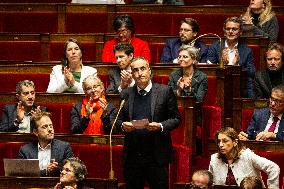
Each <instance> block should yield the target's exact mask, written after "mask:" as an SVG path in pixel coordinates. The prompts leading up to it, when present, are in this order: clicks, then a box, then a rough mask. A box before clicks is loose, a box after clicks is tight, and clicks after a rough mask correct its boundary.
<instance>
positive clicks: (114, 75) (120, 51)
mask: <svg viewBox="0 0 284 189" xmlns="http://www.w3.org/2000/svg"><path fill="white" fill-rule="evenodd" d="M113 51H114V56H115V59H116V63H117V65H118V67H116V68H113V69H111V70H110V71H109V82H110V83H109V86H108V88H107V91H106V92H107V93H114V94H118V93H120V92H121V91H122V89H126V88H127V87H132V86H133V85H134V84H135V81H134V80H133V78H132V74H131V68H130V61H131V60H132V59H133V57H134V48H133V47H132V45H131V44H124V43H118V44H117V45H116V46H115V47H114V49H113Z"/></svg>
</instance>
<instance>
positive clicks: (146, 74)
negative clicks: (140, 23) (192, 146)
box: [116, 57, 181, 189]
mask: <svg viewBox="0 0 284 189" xmlns="http://www.w3.org/2000/svg"><path fill="white" fill-rule="evenodd" d="M130 65H131V70H132V76H133V79H134V80H135V85H134V86H133V87H129V88H127V89H125V90H123V91H122V92H121V96H122V98H123V99H125V104H124V106H123V108H122V110H121V113H120V115H119V119H118V121H117V125H116V126H117V128H118V130H122V131H123V132H124V133H125V137H124V177H125V181H126V189H143V188H144V183H145V181H147V183H148V184H149V186H150V189H166V188H169V186H168V182H169V180H168V166H169V162H170V161H171V159H172V143H171V134H170V132H171V131H172V130H173V129H175V128H176V127H178V125H179V123H180V119H181V118H180V115H179V111H178V107H177V100H176V97H175V95H174V92H173V90H172V89H171V88H169V87H168V86H167V85H160V84H156V83H152V82H151V69H150V67H149V63H148V61H147V60H146V59H144V58H143V57H137V58H134V59H133V60H132V63H131V64H130Z"/></svg>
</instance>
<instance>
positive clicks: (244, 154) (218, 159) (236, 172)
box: [209, 127, 280, 189]
mask: <svg viewBox="0 0 284 189" xmlns="http://www.w3.org/2000/svg"><path fill="white" fill-rule="evenodd" d="M215 140H216V144H217V148H218V153H215V154H213V155H212V156H211V160H210V165H209V171H210V172H211V173H212V174H213V182H214V184H215V185H238V186H240V183H241V181H242V180H243V179H244V178H245V177H247V176H256V177H258V178H259V179H261V171H263V172H265V173H266V174H267V175H268V179H267V186H268V188H274V189H279V174H280V168H279V166H278V165H277V164H275V163H274V162H272V161H270V160H268V159H266V158H263V157H260V156H258V155H256V154H255V153H254V152H252V151H251V150H250V149H247V148H244V147H243V145H242V143H241V141H239V140H238V133H237V132H236V131H235V130H234V129H233V128H230V127H223V128H221V129H220V130H219V131H217V133H216V134H215Z"/></svg>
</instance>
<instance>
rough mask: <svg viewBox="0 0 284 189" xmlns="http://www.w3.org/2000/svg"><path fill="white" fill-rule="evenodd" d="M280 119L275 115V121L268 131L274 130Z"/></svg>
mask: <svg viewBox="0 0 284 189" xmlns="http://www.w3.org/2000/svg"><path fill="white" fill-rule="evenodd" d="M278 120H279V118H278V117H273V123H272V124H271V126H270V127H269V129H268V132H274V130H275V128H276V124H277V122H278Z"/></svg>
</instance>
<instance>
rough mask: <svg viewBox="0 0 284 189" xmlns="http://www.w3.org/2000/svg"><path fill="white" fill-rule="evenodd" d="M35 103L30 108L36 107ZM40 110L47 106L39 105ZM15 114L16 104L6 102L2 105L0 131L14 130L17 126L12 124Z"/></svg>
mask: <svg viewBox="0 0 284 189" xmlns="http://www.w3.org/2000/svg"><path fill="white" fill-rule="evenodd" d="M36 107H37V106H36V105H33V107H32V109H36ZM40 109H41V111H47V108H46V107H44V106H40ZM16 116H17V104H7V105H5V106H4V109H3V114H2V122H1V126H0V131H1V132H16V131H18V129H19V127H17V126H15V125H14V121H15V119H16Z"/></svg>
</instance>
